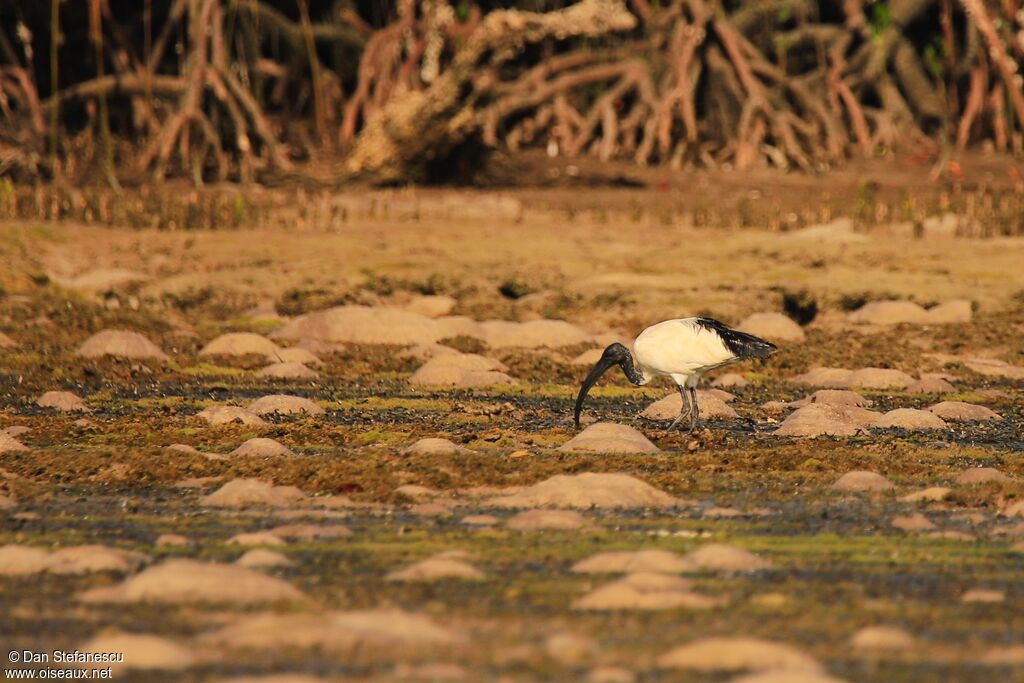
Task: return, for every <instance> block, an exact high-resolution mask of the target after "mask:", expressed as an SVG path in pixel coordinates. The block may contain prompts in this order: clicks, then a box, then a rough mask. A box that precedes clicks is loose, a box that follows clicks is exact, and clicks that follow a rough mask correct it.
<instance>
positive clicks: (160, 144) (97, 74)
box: [0, 0, 1024, 186]
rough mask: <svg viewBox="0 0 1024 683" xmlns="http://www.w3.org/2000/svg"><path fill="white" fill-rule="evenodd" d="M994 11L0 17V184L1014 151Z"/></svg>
mask: <svg viewBox="0 0 1024 683" xmlns="http://www.w3.org/2000/svg"><path fill="white" fill-rule="evenodd" d="M1022 60H1024V11H1022V9H1021V7H1020V3H1019V1H1018V0H988V1H987V2H986V1H983V0H876V1H875V2H870V1H867V0H822V1H810V0H755V1H753V2H727V1H722V0H676V1H674V2H670V1H668V0H664V1H661V2H652V1H651V0H631V1H630V2H628V3H622V4H620V3H619V2H616V1H615V0H584V2H581V3H572V2H568V1H566V2H558V1H546V0H534V1H532V2H521V3H511V2H475V1H472V0H458V1H457V2H453V3H450V2H446V1H444V0H421V1H420V2H416V1H415V0H400V1H399V2H367V1H363V2H354V1H352V0H81V1H77V0H76V1H67V2H62V1H60V0H45V1H42V2H40V1H35V0H33V1H29V0H8V1H7V2H5V3H3V4H2V5H0V175H4V176H8V177H9V178H12V179H14V180H15V181H16V182H26V181H33V180H39V179H47V180H48V179H54V178H56V179H60V180H62V181H67V182H70V183H72V184H88V183H106V184H109V185H113V186H119V185H121V184H124V183H128V184H131V183H133V182H139V181H141V180H143V179H146V178H152V177H157V178H161V177H165V176H181V177H184V178H187V179H189V180H191V181H193V182H195V183H196V184H202V183H205V182H210V181H216V180H230V181H267V180H271V179H280V178H282V177H288V176H293V175H299V176H307V177H312V176H315V177H317V178H318V179H320V180H327V181H329V182H335V181H336V182H343V181H345V180H347V179H349V178H352V177H358V176H366V177H370V178H372V179H377V180H381V181H388V182H408V181H414V182H431V181H439V180H447V179H450V178H451V177H452V176H455V175H459V176H463V177H464V176H465V175H466V174H467V173H469V174H471V173H472V172H473V170H474V169H476V168H478V167H479V166H480V165H482V164H483V163H485V161H486V159H487V157H488V156H489V155H490V153H492V152H494V151H500V152H502V153H503V154H506V155H513V156H514V155H515V154H517V153H519V152H522V151H524V150H529V149H541V150H545V151H547V153H549V154H551V155H557V156H560V157H584V156H593V157H596V158H598V159H600V160H608V161H610V160H625V161H628V162H631V163H635V164H638V165H658V164H663V165H669V166H671V167H673V168H679V167H707V168H723V167H724V168H737V169H741V170H744V169H751V168H759V167H777V168H782V169H787V170H789V169H795V170H803V171H807V172H816V171H821V170H825V169H828V168H832V167H834V166H836V165H839V164H842V163H844V162H845V161H847V160H849V159H851V158H855V157H859V158H864V157H879V156H881V157H884V156H887V155H891V154H893V153H894V152H905V153H908V154H911V155H919V156H920V157H922V158H924V159H927V160H928V161H929V163H932V162H934V164H935V168H936V171H935V172H936V173H947V172H948V170H949V161H950V159H951V158H952V156H953V155H955V154H956V153H957V151H958V150H964V149H968V148H978V149H984V150H993V151H996V152H1001V153H1006V154H1013V155H1020V154H1021V153H1022V151H1024V135H1022V134H1024V94H1022V85H1021V76H1020V72H1021V71H1022Z"/></svg>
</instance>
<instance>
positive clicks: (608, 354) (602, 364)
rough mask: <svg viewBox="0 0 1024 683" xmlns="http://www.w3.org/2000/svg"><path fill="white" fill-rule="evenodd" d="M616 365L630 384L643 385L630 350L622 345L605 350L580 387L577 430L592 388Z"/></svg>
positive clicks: (577, 399) (613, 345) (575, 417)
mask: <svg viewBox="0 0 1024 683" xmlns="http://www.w3.org/2000/svg"><path fill="white" fill-rule="evenodd" d="M616 365H618V366H619V367H620V368H622V372H623V373H625V375H626V377H627V378H628V379H629V381H630V382H632V383H633V384H637V385H639V384H643V376H642V375H641V374H640V373H639V372H637V371H636V368H635V367H633V355H632V354H631V353H630V352H629V349H627V348H626V347H625V346H623V345H622V344H612V345H611V346H609V347H608V348H606V349H605V350H604V353H603V354H601V360H599V361H597V363H596V364H595V365H594V369H593V370H591V371H590V374H588V375H587V378H586V379H584V380H583V385H582V386H580V393H579V396H577V397H576V412H575V413H574V415H573V417H574V419H575V421H576V427H577V428H579V426H580V411H581V410H583V401H584V400H585V399H586V398H587V392H588V391H590V387H592V386H594V384H595V383H596V382H597V380H598V379H600V378H601V375H603V374H604V373H606V372H608V369H609V368H611V367H614V366H616Z"/></svg>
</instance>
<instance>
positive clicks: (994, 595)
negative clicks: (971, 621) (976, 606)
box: [960, 588, 1006, 605]
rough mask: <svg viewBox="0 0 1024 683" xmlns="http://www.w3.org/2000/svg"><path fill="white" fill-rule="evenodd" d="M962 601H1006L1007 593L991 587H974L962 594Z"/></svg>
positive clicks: (983, 602)
mask: <svg viewBox="0 0 1024 683" xmlns="http://www.w3.org/2000/svg"><path fill="white" fill-rule="evenodd" d="M960 602H964V603H982V604H988V605H992V604H998V603H1001V602H1006V593H1004V592H1003V591H997V590H992V589H989V588H972V589H970V590H968V591H965V592H964V594H963V595H961V596H960Z"/></svg>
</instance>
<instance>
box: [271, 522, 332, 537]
mask: <svg viewBox="0 0 1024 683" xmlns="http://www.w3.org/2000/svg"><path fill="white" fill-rule="evenodd" d="M267 533H268V534H273V535H274V536H277V537H278V538H283V539H285V540H288V541H316V540H321V539H330V538H347V537H349V536H351V535H352V530H351V529H349V528H348V527H347V526H344V525H341V524H326V525H317V524H285V525H284V526H276V527H274V528H273V529H267Z"/></svg>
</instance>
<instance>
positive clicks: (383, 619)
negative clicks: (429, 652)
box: [203, 609, 466, 654]
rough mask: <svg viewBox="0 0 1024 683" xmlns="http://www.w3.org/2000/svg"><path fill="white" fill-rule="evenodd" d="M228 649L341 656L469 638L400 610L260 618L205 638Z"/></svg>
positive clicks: (435, 644)
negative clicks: (318, 653) (302, 650)
mask: <svg viewBox="0 0 1024 683" xmlns="http://www.w3.org/2000/svg"><path fill="white" fill-rule="evenodd" d="M203 640H204V641H205V642H208V643H211V644H215V645H218V646H224V647H228V648H242V649H249V650H267V649H272V650H281V649H285V648H295V649H304V650H305V649H315V650H319V651H322V652H332V653H339V654H347V653H352V652H354V651H357V650H363V649H365V648H381V647H384V648H410V647H416V646H423V647H437V646H443V645H456V644H460V643H463V642H465V640H466V638H465V637H464V636H463V635H462V634H460V633H459V632H457V631H455V630H452V629H449V628H446V627H443V626H439V625H438V624H436V623H434V622H433V621H432V620H430V619H429V618H427V617H425V616H420V615H418V614H410V613H408V612H404V611H402V610H398V609H376V610H360V611H353V612H327V613H323V614H255V615H250V616H247V617H245V618H243V619H240V620H239V621H238V622H237V623H235V624H232V625H229V626H227V627H225V628H223V629H221V630H219V631H216V632H214V633H212V634H209V635H207V636H205V637H204V638H203Z"/></svg>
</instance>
